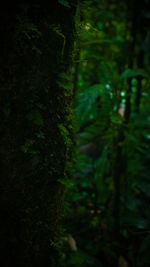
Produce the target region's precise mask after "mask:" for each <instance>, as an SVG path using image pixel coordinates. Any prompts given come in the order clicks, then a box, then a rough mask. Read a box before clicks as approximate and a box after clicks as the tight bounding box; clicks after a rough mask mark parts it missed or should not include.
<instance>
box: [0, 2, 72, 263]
mask: <svg viewBox="0 0 150 267" xmlns="http://www.w3.org/2000/svg"><path fill="white" fill-rule="evenodd" d="M53 2H54V3H53V5H52V4H51V3H50V2H49V4H46V2H42V1H36V2H34V1H33V2H32V1H31V2H30V1H27V0H26V1H23V2H22V1H21V3H20V1H13V2H12V4H10V5H9V6H8V4H7V5H6V6H5V7H4V8H3V9H1V16H0V17H1V18H0V35H1V43H0V61H1V64H0V92H1V97H0V109H1V112H0V118H1V124H0V125H1V126H0V166H1V176H0V185H1V195H0V210H1V220H0V235H1V236H0V239H1V241H0V251H1V253H0V265H1V266H2V267H3V266H15V267H17V266H19V267H20V266H22V267H33V266H36V267H38V266H39V267H41V266H43V267H46V266H49V267H50V266H58V258H59V257H58V253H59V252H58V243H57V241H56V240H57V239H58V235H59V225H60V217H61V209H62V207H61V206H62V197H63V186H62V183H61V182H60V180H63V179H65V177H66V173H67V170H66V168H67V167H66V165H67V162H68V161H69V159H70V158H71V142H72V138H73V137H72V136H73V134H72V132H71V130H70V129H72V127H70V126H71V116H70V114H71V111H70V110H71V101H72V95H71V90H70V89H65V88H66V83H67V77H66V76H65V74H64V75H60V74H61V73H68V71H69V66H70V63H71V53H72V48H73V40H74V15H75V9H76V1H70V3H69V1H66V3H68V4H67V5H66V6H63V5H62V4H60V3H58V1H53ZM60 2H61V1H60ZM64 2H65V1H64ZM62 3H63V1H62ZM67 88H68V87H67ZM59 179H60V180H59Z"/></svg>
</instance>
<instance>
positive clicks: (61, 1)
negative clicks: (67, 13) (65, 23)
mask: <svg viewBox="0 0 150 267" xmlns="http://www.w3.org/2000/svg"><path fill="white" fill-rule="evenodd" d="M58 3H59V4H61V5H62V6H65V7H68V8H70V5H69V3H68V1H66V0H58Z"/></svg>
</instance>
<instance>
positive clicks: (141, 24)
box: [63, 0, 150, 267]
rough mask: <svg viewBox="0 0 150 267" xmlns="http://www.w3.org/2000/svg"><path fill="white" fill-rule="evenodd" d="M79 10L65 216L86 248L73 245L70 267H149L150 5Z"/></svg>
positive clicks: (89, 5)
mask: <svg viewBox="0 0 150 267" xmlns="http://www.w3.org/2000/svg"><path fill="white" fill-rule="evenodd" d="M135 5H138V7H137V8H138V11H137V10H136V8H135ZM78 13H80V16H79V14H78V25H77V37H78V38H77V39H78V41H77V43H76V45H75V52H76V54H77V55H78V58H77V57H75V62H74V66H73V76H74V77H75V80H74V83H75V86H74V87H75V90H76V92H77V99H76V111H77V120H78V133H77V151H76V165H75V169H74V170H73V172H72V177H71V179H72V181H73V186H72V188H69V190H68V195H67V197H68V202H67V203H70V204H66V216H65V227H66V232H69V233H70V234H71V235H72V236H73V238H74V239H75V241H76V244H77V248H78V250H77V251H72V252H71V250H72V249H71V246H70V244H69V243H68V245H67V244H66V258H65V263H64V265H63V266H84V267H86V266H103V267H105V266H106V267H109V266H111V267H112V266H114V267H116V266H120V267H123V266H133V267H144V266H149V264H150V256H149V251H148V250H149V246H150V210H149V200H150V169H149V164H150V115H149V114H150V102H149V100H150V93H149V87H150V79H149V77H150V76H149V74H150V64H149V59H150V32H149V18H150V16H149V14H150V5H149V3H148V1H146V0H144V1H142V2H141V3H140V4H137V3H135V1H133V0H132V1H119V2H117V3H116V1H113V0H111V1H104V0H101V1H96V0H93V1H83V2H81V3H80V5H79V11H78ZM79 17H80V19H79ZM66 243H67V242H66Z"/></svg>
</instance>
